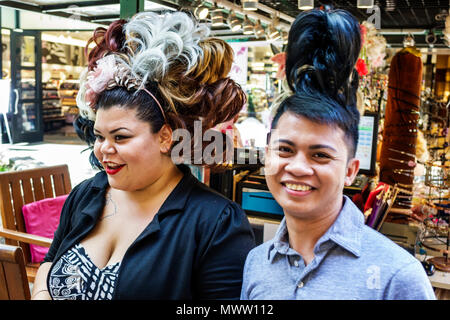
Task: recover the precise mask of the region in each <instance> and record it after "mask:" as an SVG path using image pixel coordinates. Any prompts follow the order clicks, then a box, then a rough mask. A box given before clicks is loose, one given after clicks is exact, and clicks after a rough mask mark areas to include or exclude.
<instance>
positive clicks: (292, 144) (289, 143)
mask: <svg viewBox="0 0 450 320" xmlns="http://www.w3.org/2000/svg"><path fill="white" fill-rule="evenodd" d="M274 142H278V143H286V144H288V145H290V146H292V147H295V143H293V142H292V141H291V140H287V139H278V140H276V141H274Z"/></svg>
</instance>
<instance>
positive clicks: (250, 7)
mask: <svg viewBox="0 0 450 320" xmlns="http://www.w3.org/2000/svg"><path fill="white" fill-rule="evenodd" d="M242 9H244V10H246V11H256V10H258V0H242Z"/></svg>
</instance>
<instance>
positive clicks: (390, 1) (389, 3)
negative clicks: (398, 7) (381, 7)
mask: <svg viewBox="0 0 450 320" xmlns="http://www.w3.org/2000/svg"><path fill="white" fill-rule="evenodd" d="M394 10H395V0H386V11H394Z"/></svg>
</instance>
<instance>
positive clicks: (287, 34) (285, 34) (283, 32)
mask: <svg viewBox="0 0 450 320" xmlns="http://www.w3.org/2000/svg"><path fill="white" fill-rule="evenodd" d="M288 37H289V33H288V32H287V31H286V30H283V31H281V38H282V39H283V44H287V43H288Z"/></svg>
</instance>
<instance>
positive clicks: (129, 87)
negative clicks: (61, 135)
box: [75, 12, 246, 167]
mask: <svg viewBox="0 0 450 320" xmlns="http://www.w3.org/2000/svg"><path fill="white" fill-rule="evenodd" d="M208 34H209V29H208V28H207V27H206V26H204V25H200V24H198V23H197V22H196V21H195V20H194V19H193V18H192V17H190V16H189V15H187V14H186V13H183V12H174V13H166V14H164V15H162V16H160V15H158V14H155V13H151V12H143V13H138V14H136V15H135V16H133V17H132V18H131V19H130V20H129V21H126V20H118V21H116V22H113V23H112V24H111V25H110V26H109V28H108V29H104V28H98V29H97V30H96V31H95V32H94V35H93V37H92V39H91V40H90V41H89V42H88V45H89V44H90V43H91V42H94V43H95V44H96V46H95V48H93V49H92V50H91V51H90V52H89V55H88V57H89V63H88V67H87V69H86V70H85V72H84V73H83V74H82V76H81V78H80V90H79V93H78V96H77V105H78V108H79V109H80V116H81V117H79V118H78V120H77V121H76V123H75V127H76V129H77V132H78V134H79V136H80V137H81V138H82V139H84V140H85V141H87V142H88V144H90V145H92V144H93V139H92V136H93V135H92V133H91V130H92V127H93V123H94V121H95V114H96V111H97V109H99V108H109V107H111V106H121V107H126V108H136V109H137V116H138V117H139V119H141V120H144V121H148V122H150V124H151V127H152V130H153V132H158V131H159V130H160V129H161V127H162V126H163V125H164V124H168V125H169V126H170V127H171V128H172V129H173V130H175V129H178V128H185V129H188V130H190V131H191V132H193V128H194V121H197V120H201V122H202V129H203V130H207V129H210V128H212V127H214V126H215V125H217V124H219V123H222V122H225V121H228V120H230V119H232V118H234V117H235V116H236V115H237V114H238V113H239V111H240V110H241V108H242V107H243V106H244V104H245V102H246V97H245V93H244V92H243V91H242V89H241V88H240V86H239V85H238V84H236V83H235V82H234V81H233V80H231V79H230V78H228V77H227V75H228V73H229V71H230V69H231V64H232V61H233V50H232V49H231V47H230V46H229V45H228V44H227V43H226V42H224V41H222V40H220V39H215V38H207V36H208ZM86 48H87V47H86ZM192 144H193V141H192ZM175 145H176V144H174V145H173V146H172V147H174V146H175ZM91 158H92V157H91ZM95 166H97V167H98V164H97V163H96V164H95Z"/></svg>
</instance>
